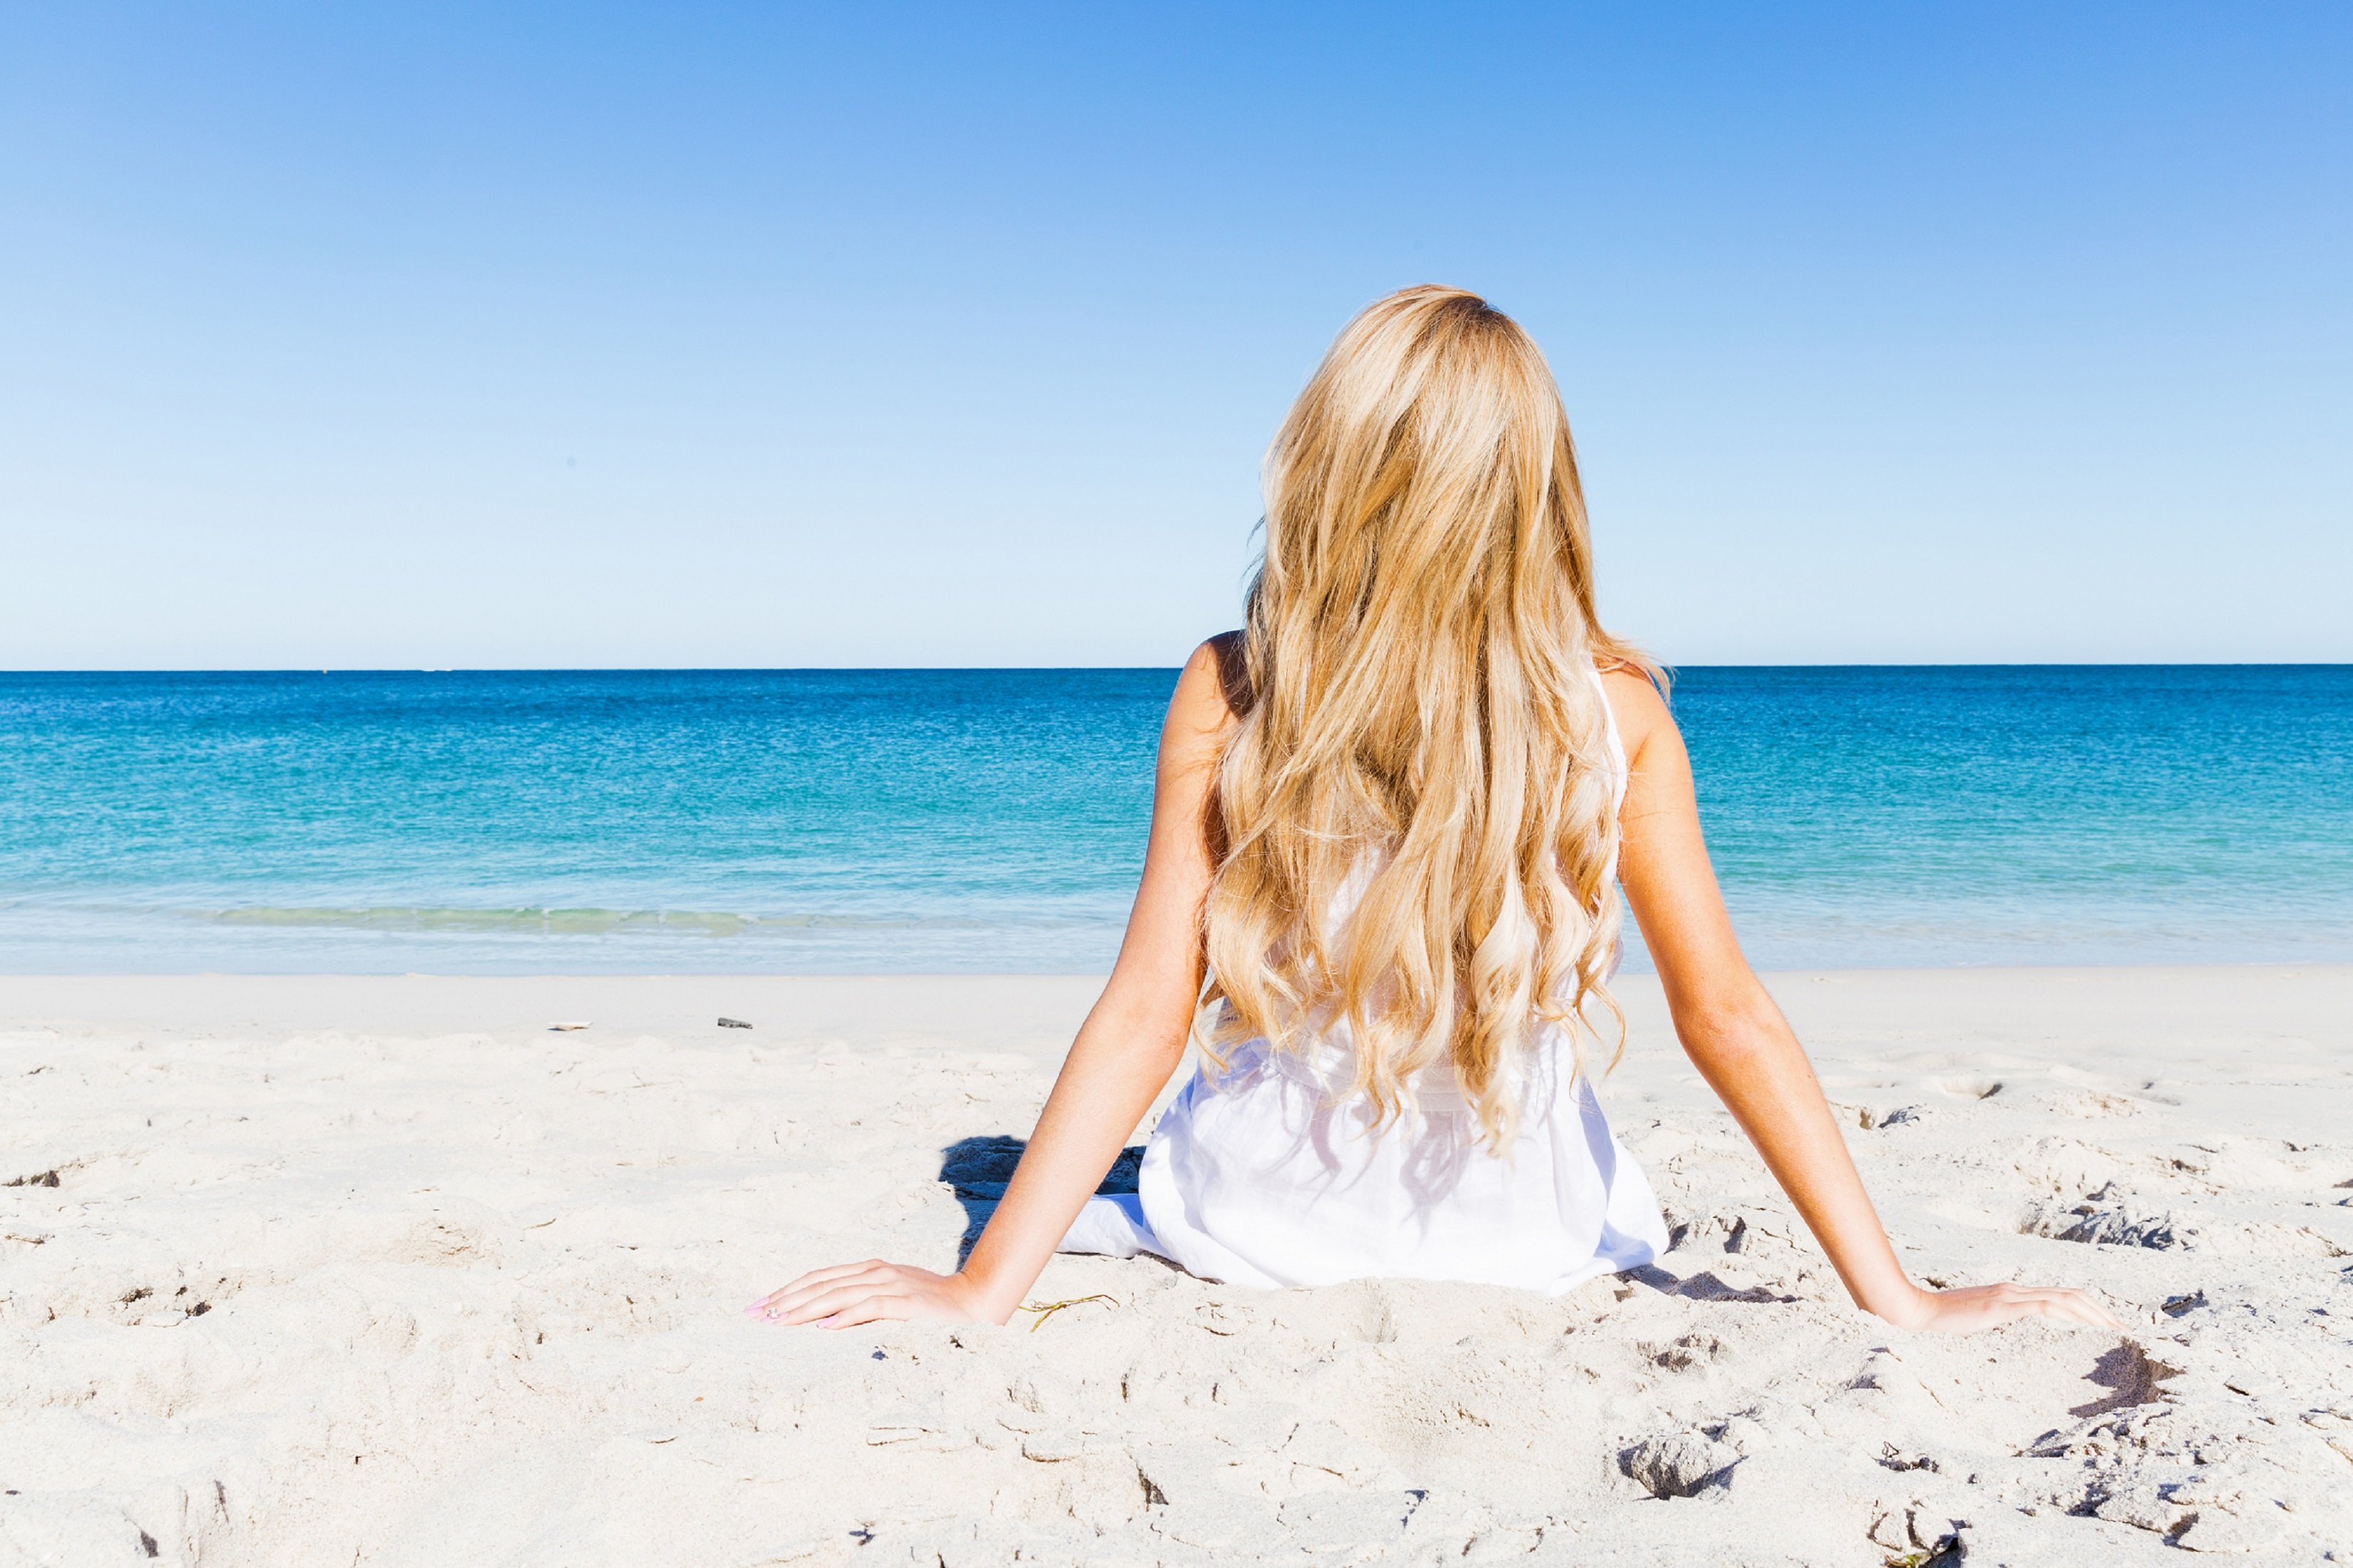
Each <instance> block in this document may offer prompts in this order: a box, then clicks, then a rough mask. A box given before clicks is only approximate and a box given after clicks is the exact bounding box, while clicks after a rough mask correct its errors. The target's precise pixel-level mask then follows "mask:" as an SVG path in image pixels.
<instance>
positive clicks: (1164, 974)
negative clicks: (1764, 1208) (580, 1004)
mask: <svg viewBox="0 0 2353 1568" xmlns="http://www.w3.org/2000/svg"><path fill="white" fill-rule="evenodd" d="M1603 679H1604V681H1605V683H1606V684H1607V686H1608V688H1609V700H1610V704H1611V706H1612V708H1613V709H1614V710H1615V712H1616V715H1617V720H1618V725H1619V731H1620V735H1621V737H1622V738H1623V740H1624V742H1625V745H1626V754H1627V756H1628V758H1629V760H1630V772H1631V777H1630V781H1629V783H1628V785H1627V791H1626V804H1625V806H1624V809H1623V811H1622V812H1621V814H1620V823H1621V825H1622V829H1623V847H1622V848H1621V850H1620V862H1619V877H1620V881H1621V883H1622V884H1623V886H1624V888H1625V890H1626V901H1627V903H1628V904H1629V905H1630V907H1631V908H1632V909H1633V911H1634V917H1635V919H1636V920H1637V921H1639V922H1640V923H1641V930H1642V939H1643V941H1644V942H1646V943H1647V944H1648V945H1649V947H1650V950H1651V958H1652V960H1653V961H1654V962H1655V963H1656V964H1657V966H1658V971H1659V978H1660V981H1661V983H1662V985H1663V986H1664V988H1665V991H1666V997H1667V1005H1668V1010H1669V1012H1670V1013H1671V1014H1672V1016H1673V1019H1674V1026H1675V1033H1676V1035H1677V1036H1678V1037H1680V1038H1681V1040H1682V1041H1683V1049H1684V1050H1685V1051H1686V1052H1687V1053H1688V1054H1689V1055H1690V1057H1691V1059H1692V1062H1693V1065H1694V1066H1695V1067H1697V1068H1699V1071H1700V1074H1701V1076H1702V1077H1704V1079H1706V1080H1707V1082H1708V1085H1709V1087H1711V1088H1713V1089H1715V1092H1716V1093H1717V1095H1719V1096H1720V1097H1721V1098H1722V1099H1723V1100H1724V1103H1725V1106H1726V1107H1727V1108H1728V1109H1729V1110H1731V1112H1732V1114H1733V1116H1734V1118H1735V1119H1736V1121H1739V1123H1740V1125H1741V1128H1742V1130H1743V1131H1746V1133H1747V1134H1748V1137H1749V1141H1750V1142H1753V1143H1755V1144H1756V1146H1757V1152H1758V1153H1759V1154H1761V1155H1762V1156H1763V1157H1764V1160H1765V1163H1766V1166H1767V1168H1768V1169H1769V1170H1771V1172H1772V1173H1773V1175H1774V1178H1775V1179H1776V1180H1778V1182H1779V1183H1780V1184H1781V1187H1782V1190H1783V1191H1784V1192H1786V1193H1788V1195H1789V1201H1790V1203H1791V1204H1792V1205H1795V1206H1796V1208H1797V1210H1798V1212H1799V1215H1802V1216H1803V1217H1804V1219H1805V1221H1806V1224H1807V1226H1808V1227H1809V1228H1810V1229H1811V1230H1812V1232H1813V1235H1814V1239H1815V1240H1816V1241H1817V1242H1818V1243H1820V1246H1821V1248H1822V1250H1823V1252H1824V1253H1826V1254H1828V1255H1829V1258H1830V1260H1831V1266H1832V1267H1833V1268H1836V1269H1837V1270H1838V1273H1839V1278H1840V1279H1841V1280H1843V1281H1845V1284H1846V1288H1847V1291H1848V1293H1849V1294H1850V1295H1851V1296H1852V1297H1853V1298H1854V1300H1855V1304H1856V1305H1857V1306H1860V1307H1862V1309H1863V1310H1866V1311H1869V1312H1873V1313H1876V1314H1877V1315H1878V1316H1880V1317H1882V1318H1883V1319H1885V1320H1887V1321H1889V1322H1892V1323H1895V1324H1899V1325H1901V1326H1903V1327H1905V1328H1911V1329H1928V1330H1936V1331H1946V1332H1953V1333H1968V1332H1971V1331H1975V1330H1978V1329H1988V1328H1992V1327H1994V1326H1995V1325H1996V1324H1999V1323H2005V1322H2009V1321H2011V1320H2012V1319H2015V1318H2025V1317H2036V1316H2040V1317H2047V1318H2057V1319H2061V1320H2063V1321H2072V1322H2079V1323H2086V1324H2090V1325H2092V1326H2094V1327H2097V1328H2105V1329H2116V1328H2121V1327H2123V1325H2122V1324H2121V1323H2119V1322H2118V1321H2116V1318H2115V1317H2114V1316H2113V1315H2111V1314H2110V1313H2109V1312H2108V1311H2107V1310H2105V1309H2104V1308H2103V1307H2101V1306H2100V1305H2099V1303H2097V1302H2096V1301H2094V1300H2092V1299H2091V1298H2090V1297H2089V1296H2086V1295H2084V1293H2083V1292H2082V1291H2080V1290H2071V1289H2055V1288H2052V1289H2046V1288H2041V1287H2034V1286H2023V1285H2010V1284H2001V1285H1977V1286H1968V1287H1964V1288H1962V1289H1954V1290H1927V1289H1921V1288H1920V1287H1919V1286H1917V1285H1915V1284H1913V1283H1912V1281H1911V1280H1910V1279H1907V1278H1905V1273H1904V1268H1903V1266H1902V1265H1901V1264H1900V1263H1898V1262H1897V1261H1896V1258H1895V1250H1894V1247H1892V1246H1891V1245H1890V1244H1889V1242H1888V1239H1887V1233H1886V1231H1885V1230H1884V1229H1883V1228H1882V1227H1881V1226H1880V1223H1879V1216H1878V1215H1877V1213H1876V1212H1875V1211H1874V1210H1873V1208H1872V1205H1871V1198H1870V1195H1869V1194H1866V1193H1865V1192H1864V1191H1863V1187H1862V1177H1861V1175H1860V1174H1858V1173H1857V1172H1856V1171H1855V1168H1854V1162H1853V1160H1852V1158H1851V1157H1850V1156H1849V1155H1848V1153H1847V1148H1846V1142H1845V1140H1844V1139H1843V1138H1842V1137H1841V1135H1840V1132H1839V1129H1838V1125H1837V1122H1836V1121H1835V1120H1834V1119H1833V1118H1832V1116H1831V1109H1830V1105H1829V1103H1828V1102H1827V1101H1826V1100H1824V1099H1823V1098H1822V1090H1821V1086H1820V1083H1819V1082H1817V1081H1816V1079H1815V1078H1814V1072H1813V1068H1812V1066H1811V1065H1810V1063H1809V1062H1808V1061H1807V1059H1806V1053H1805V1050H1804V1048H1803V1047H1800V1046H1799V1043H1798V1037H1797V1036H1796V1034H1795V1033H1794V1032H1792V1031H1791V1029H1790V1027H1789V1026H1788V1021H1787V1020H1786V1019H1784V1018H1783V1017H1782V1016H1781V1011H1780V1009H1779V1008H1778V1007H1777V1006H1775V1005H1774V1003H1773V999H1772V998H1771V997H1770V996H1768V995H1767V994H1766V991H1765V987H1764V985H1763V984H1761V983H1759V982H1758V980H1757V976H1756V973H1754V972H1753V971H1752V970H1750V968H1749V967H1748V963H1747V960H1746V959H1745V958H1744V957H1743V956H1742V955H1741V952H1740V944H1739V942H1738V941H1737V940H1736V938H1735V937H1734V935H1733V931H1732V921H1731V917H1730V916H1729V915H1728V914H1726V913H1725V907H1724V899H1723V896H1722V894H1721V893H1720V892H1719V891H1718V890H1717V888H1716V883H1715V868H1713V867H1712V866H1711V865H1710V864H1709V862H1708V858H1707V847H1706V844H1705V842H1704V840H1703V838H1702V837H1701V835H1700V825H1699V808H1698V803H1697V800H1696V797H1695V796H1694V792H1693V788H1692V773H1691V760H1690V758H1689V756H1688V755H1687V754H1686V753H1685V752H1684V750H1683V736H1682V735H1681V733H1680V732H1679V731H1677V730H1676V729H1675V724H1674V721H1673V719H1672V718H1671V717H1670V716H1669V714H1668V712H1667V705H1666V703H1665V702H1664V700H1662V699H1661V698H1660V696H1659V694H1658V693H1657V692H1656V691H1655V690H1653V689H1651V685H1650V683H1649V682H1648V681H1647V680H1645V679H1642V678H1641V676H1639V675H1637V674H1634V673H1631V672H1625V671H1612V672H1610V673H1609V674H1607V675H1605V676H1604V677H1603ZM1233 724H1234V717H1233V714H1232V713H1231V711H1230V710H1229V709H1228V707H1227V703H1226V697H1225V691H1224V688H1223V685H1222V683H1221V681H1220V679H1219V666H1218V659H1217V655H1216V653H1215V651H1214V649H1213V648H1212V647H1211V646H1210V645H1208V644H1204V645H1203V646H1202V647H1200V648H1199V649H1198V650H1197V651H1196V652H1195V653H1194V655H1193V658H1192V659H1191V660H1190V661H1189V662H1188V663H1187V665H1186V666H1185V671H1184V674H1183V675H1182V676H1181V677H1179V678H1178V680H1177V683H1176V696H1175V697H1174V698H1173V699H1172V700H1170V702H1169V705H1168V717H1167V720H1166V723H1165V724H1164V725H1163V727H1162V729H1161V734H1160V761H1159V767H1158V773H1157V783H1156V785H1155V795H1154V797H1153V808H1152V838H1151V844H1150V847H1149V848H1148V850H1147V852H1146V854H1145V867H1144V880H1143V884H1142V886H1141V887H1140V888H1139V889H1137V891H1136V898H1135V908H1134V911H1133V913H1131V914H1130V916H1129V917H1128V926H1127V936H1126V939H1125V941H1124V942H1122V944H1121V946H1120V952H1119V961H1118V963H1116V964H1115V965H1114V966H1113V970H1112V974H1111V979H1110V981H1109V982H1108V983H1107V984H1105V985H1104V987H1103V995H1102V997H1101V998H1100V999H1099V1000H1098V1001H1097V1002H1096V1003H1095V1005H1094V1009H1093V1011H1092V1012H1090V1013H1089V1014H1088V1015H1087V1020H1086V1023H1085V1024H1084V1025H1083V1026H1081V1028H1080V1030H1079V1035H1078V1038H1077V1040H1076V1041H1075V1042H1074V1043H1073V1044H1072V1045H1071V1054H1070V1056H1069V1058H1067V1059H1066V1060H1065V1061H1064V1062H1063V1064H1062V1071H1061V1075H1060V1077H1059V1078H1058V1079H1055V1082H1054V1089H1053V1092H1052V1093H1051V1094H1050V1096H1048V1098H1047V1100H1046V1108H1045V1110H1044V1111H1043V1112H1042V1113H1041V1114H1040V1115H1039V1118H1038V1127H1037V1131H1035V1132H1034V1133H1032V1134H1031V1135H1030V1139H1029V1149H1028V1151H1027V1152H1025V1153H1024V1154H1023V1155H1022V1156H1021V1163H1020V1165H1019V1166H1018V1168H1017V1169H1016V1170H1015V1172H1014V1173H1013V1180H1012V1181H1011V1182H1010V1183H1009V1184H1008V1186H1007V1188H1006V1192H1005V1197H1004V1200H1003V1201H1002V1202H1001V1203H999V1204H998V1205H997V1212H996V1214H995V1215H993V1216H992V1217H991V1218H990V1220H989V1222H988V1226H987V1229H985V1230H984V1231H983V1232H982V1233H981V1237H980V1239H979V1241H978V1242H976V1244H975V1245H974V1247H973V1249H972V1255H971V1257H970V1258H967V1259H966V1260H965V1266H964V1267H963V1268H961V1269H958V1270H957V1271H956V1272H955V1273H953V1274H934V1273H933V1272H931V1271H930V1270H928V1269H923V1268H912V1267H909V1266H907V1265H905V1264H894V1263H885V1262H882V1261H881V1260H880V1259H869V1260H868V1261H866V1262H863V1263H848V1264H841V1265H838V1266H836V1267H834V1268H818V1269H813V1270H811V1271H810V1272H808V1273H807V1274H804V1275H802V1276H801V1277H800V1278H799V1279H796V1280H794V1281H793V1282H792V1283H791V1284H789V1285H786V1287H785V1288H784V1289H780V1290H776V1291H774V1292H772V1293H771V1294H769V1295H767V1296H765V1297H763V1298H762V1299H761V1300H758V1301H755V1302H754V1303H753V1304H752V1306H751V1307H749V1308H748V1309H746V1310H747V1312H749V1313H750V1315H752V1316H754V1317H756V1318H759V1319H762V1320H764V1321H773V1322H778V1323H786V1324H809V1325H812V1326H815V1327H818V1328H836V1329H839V1328H849V1327H851V1326H853V1325H856V1324H859V1323H866V1322H872V1321H875V1320H877V1319H884V1318H930V1319H938V1320H943V1321H949V1322H987V1323H1002V1322H1004V1321H1006V1320H1007V1319H1008V1318H1010V1317H1011V1316H1012V1315H1013V1311H1014V1309H1015V1308H1016V1307H1018V1305H1019V1304H1020V1302H1021V1299H1022V1298H1023V1297H1024V1296H1025V1295H1027V1294H1028V1293H1029V1288H1030V1286H1031V1285H1032V1284H1034V1283H1036V1281H1037V1279H1038V1276H1039V1273H1041V1272H1042V1271H1043V1270H1044V1268H1045V1267H1046V1261H1047V1259H1048V1258H1050V1257H1052V1256H1053V1253H1054V1248H1055V1247H1056V1246H1057V1245H1059V1244H1060V1241H1061V1239H1062V1237H1063V1236H1064V1235H1065V1234H1066V1233H1067V1232H1068V1231H1069V1230H1070V1227H1071V1222H1072V1221H1073V1220H1075V1219H1076V1218H1077V1217H1078V1215H1079V1210H1080V1209H1081V1208H1082V1206H1084V1205H1085V1204H1086V1201H1087V1199H1088V1197H1089V1196H1091V1195H1092V1194H1093V1192H1094V1190H1095V1186H1096V1184H1098V1183H1100V1182H1101V1181H1102V1180H1103V1174H1104V1173H1105V1172H1107V1171H1109V1170H1110V1169H1111V1164H1112V1162H1113V1160H1115V1159H1116V1158H1118V1156H1119V1152H1120V1150H1121V1148H1122V1147H1123V1146H1124V1144H1125V1143H1126V1142H1127V1138H1128V1135H1129V1133H1130V1132H1131V1131H1134V1127H1135V1125H1136V1123H1137V1122H1138V1121H1140V1120H1141V1119H1142V1118H1143V1116H1144V1113H1145V1110H1148V1109H1150V1107H1151V1104H1152V1101H1153V1100H1154V1098H1155V1096H1156V1095H1158V1094H1159V1092H1160V1090H1161V1089H1163V1088H1164V1087H1165V1086H1166V1084H1167V1082H1168V1079H1169V1077H1170V1075H1171V1074H1173V1073H1174V1072H1175V1071H1176V1068H1177V1067H1178V1065H1179V1064H1180V1063H1181V1062H1182V1061H1183V1059H1184V1056H1185V1044H1186V1036H1187V1030H1188V1028H1189V1027H1190V1026H1191V1022H1192V1016H1193V1003H1194V998H1195V997H1197V996H1198V994H1200V986H1201V980H1202V960H1201V952H1200V946H1199V941H1198V935H1197V932H1198V930H1199V915H1200V910H1201V905H1202V901H1203V900H1204V899H1205V897H1206V896H1207V894H1208V887H1209V879H1210V872H1211V865H1210V860H1209V852H1208V844H1207V843H1206V841H1205V839H1204V837H1203V833H1202V827H1201V823H1202V807H1203V805H1204V804H1205V802H1206V800H1207V798H1208V788H1209V782H1210V778H1211V775H1212V773H1214V771H1215V769H1216V766H1217V761H1218V756H1219V752H1221V751H1222V750H1223V748H1224V745H1225V742H1226V737H1227V736H1228V734H1229V732H1230V731H1231V729H1232V726H1233Z"/></svg>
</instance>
